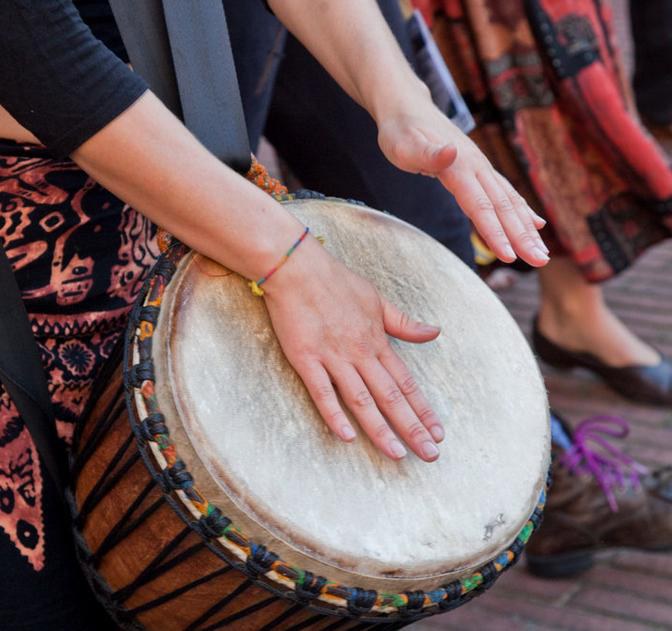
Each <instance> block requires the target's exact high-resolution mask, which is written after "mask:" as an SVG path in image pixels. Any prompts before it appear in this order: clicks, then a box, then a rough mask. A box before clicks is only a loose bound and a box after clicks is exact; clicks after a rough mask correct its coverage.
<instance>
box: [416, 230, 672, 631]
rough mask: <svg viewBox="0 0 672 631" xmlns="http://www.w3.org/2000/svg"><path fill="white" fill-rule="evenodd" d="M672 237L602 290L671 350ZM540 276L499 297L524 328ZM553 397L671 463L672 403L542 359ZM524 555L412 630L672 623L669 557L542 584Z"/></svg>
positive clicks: (637, 449) (625, 562) (631, 555)
mask: <svg viewBox="0 0 672 631" xmlns="http://www.w3.org/2000/svg"><path fill="white" fill-rule="evenodd" d="M671 272H672V243H670V242H668V243H666V244H664V245H662V246H659V247H658V248H655V249H654V250H652V251H650V252H648V253H647V255H646V256H645V257H643V258H642V259H641V260H640V261H639V262H638V263H637V265H635V266H634V267H633V268H632V269H631V270H629V271H628V272H626V273H625V274H623V275H622V276H621V277H619V278H617V279H615V280H613V281H611V282H610V283H607V284H606V285H605V292H606V295H607V297H608V300H609V302H610V304H611V305H612V306H613V307H614V310H615V311H616V312H617V313H618V314H619V315H620V316H621V317H622V318H623V320H624V321H625V322H626V323H627V324H628V325H629V326H630V327H632V329H634V330H635V331H637V333H638V334H639V335H641V336H642V337H643V338H644V339H646V340H647V341H649V342H651V343H653V344H655V345H657V346H658V347H659V348H660V349H661V350H663V351H665V352H667V353H670V354H672V273H671ZM536 287H537V281H536V276H535V274H527V275H523V276H521V277H520V279H519V281H518V283H517V284H516V285H515V286H514V287H513V288H512V289H509V290H506V291H503V292H501V293H500V297H501V298H502V300H503V301H504V303H505V304H506V305H507V306H508V307H509V309H510V310H511V313H512V314H513V315H514V317H515V318H516V320H517V321H518V322H519V324H520V325H521V327H522V328H523V330H524V331H525V332H526V333H529V328H530V326H529V325H530V319H531V317H532V315H533V314H534V313H535V311H536V305H537V288H536ZM542 369H543V371H544V375H545V376H546V383H547V386H548V389H549V393H550V400H551V404H552V405H553V407H554V408H556V409H557V410H558V411H559V412H560V413H562V414H563V415H565V416H566V417H567V418H568V420H570V421H571V422H573V423H576V422H578V421H580V420H581V419H582V418H585V417H586V416H589V415H591V414H595V413H599V412H602V413H604V412H608V413H612V414H618V415H620V416H623V417H624V418H626V419H628V421H629V422H630V423H631V427H632V433H631V436H630V438H629V439H628V440H627V442H626V444H627V449H626V450H627V451H628V452H629V453H630V454H631V455H633V456H635V457H636V458H638V459H639V460H641V461H642V462H644V463H646V464H649V465H652V466H656V465H663V464H669V463H671V462H672V410H670V409H659V408H653V407H643V406H638V405H635V404H631V403H628V402H627V401H625V400H624V399H622V398H620V397H619V396H618V395H617V394H615V393H613V392H611V391H610V390H609V389H607V388H606V387H605V386H604V385H602V384H601V383H600V382H599V381H597V380H596V379H594V378H592V377H591V376H590V375H589V374H588V373H585V372H582V371H577V372H572V373H561V372H558V371H554V370H553V369H550V368H548V367H546V366H542ZM523 566H524V562H521V564H519V566H518V567H516V568H514V569H513V570H511V571H510V572H508V573H507V574H505V575H504V576H503V577H502V578H501V579H500V580H499V581H498V582H497V583H496V584H495V586H494V587H493V588H492V589H491V590H490V591H489V592H488V593H486V594H485V595H483V596H481V597H479V598H477V599H476V600H474V601H472V602H471V603H469V604H468V605H466V606H464V607H462V608H461V609H459V610H456V611H454V612H451V613H448V614H446V615H444V616H439V617H435V618H432V619H430V620H428V621H425V622H422V623H418V624H416V625H413V626H412V627H411V629H412V630H413V631H438V630H439V629H460V630H462V629H473V630H476V631H481V630H484V631H486V630H487V631H490V630H492V631H498V630H499V629H501V630H502V631H518V630H521V631H523V630H524V631H537V630H539V631H541V630H544V631H545V630H549V629H566V630H571V631H652V630H653V629H669V630H672V554H670V555H665V554H647V553H642V552H626V551H618V552H609V553H606V554H602V555H601V556H600V558H599V559H598V562H597V564H596V566H595V567H594V568H593V569H591V570H590V571H589V572H588V573H586V574H584V575H583V576H581V577H579V578H577V579H575V580H555V581H542V580H540V579H536V578H534V577H532V576H530V575H529V574H527V573H526V571H525V569H524V567H523Z"/></svg>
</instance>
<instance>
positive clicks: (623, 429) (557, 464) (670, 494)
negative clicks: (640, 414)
mask: <svg viewBox="0 0 672 631" xmlns="http://www.w3.org/2000/svg"><path fill="white" fill-rule="evenodd" d="M627 431H628V426H627V423H626V422H625V421H623V420H622V419H618V418H612V417H595V418H593V419H589V420H587V421H584V422H583V423H581V424H579V425H578V426H577V428H576V430H575V431H574V433H573V435H570V437H571V440H572V447H571V448H570V449H569V450H566V451H565V450H562V449H561V448H559V447H557V446H554V447H553V467H552V475H553V486H552V487H551V489H550V491H549V494H548V500H547V503H546V510H545V511H544V521H543V522H542V524H541V527H540V528H539V530H538V531H537V533H535V535H534V536H533V537H532V538H531V539H530V541H529V544H528V546H527V563H528V569H529V570H530V572H532V573H533V574H535V575H537V576H540V577H543V578H560V577H569V576H575V575H577V574H580V573H581V572H584V571H585V570H587V569H589V568H590V567H591V566H592V564H593V555H594V553H595V552H597V551H600V550H607V549H611V548H637V549H640V550H649V551H670V550H672V467H665V468H662V469H659V470H657V471H654V472H649V473H645V471H644V468H643V467H642V466H641V465H639V464H637V463H636V462H635V461H634V460H632V459H631V458H630V457H628V456H627V455H626V454H624V453H623V452H621V451H620V450H618V449H617V448H616V447H614V445H613V444H611V442H610V441H609V440H607V438H605V437H606V436H608V437H613V436H618V437H625V435H626V434H627ZM589 443H592V445H591V444H589ZM598 445H599V446H598ZM605 445H606V447H605Z"/></svg>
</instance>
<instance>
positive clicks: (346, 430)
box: [341, 425, 357, 442]
mask: <svg viewBox="0 0 672 631" xmlns="http://www.w3.org/2000/svg"><path fill="white" fill-rule="evenodd" d="M356 437H357V434H356V433H355V430H354V429H352V427H350V426H349V425H344V426H343V427H341V438H342V439H343V440H347V441H348V442H349V441H351V440H354V439H355V438H356Z"/></svg>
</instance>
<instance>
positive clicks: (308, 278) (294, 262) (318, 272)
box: [255, 233, 332, 299]
mask: <svg viewBox="0 0 672 631" xmlns="http://www.w3.org/2000/svg"><path fill="white" fill-rule="evenodd" d="M331 263H332V260H331V257H330V256H329V254H328V252H326V251H325V249H324V247H323V246H322V244H321V243H320V242H319V241H318V240H317V239H316V238H315V236H313V235H312V234H310V233H309V234H308V235H307V236H306V238H305V239H304V241H303V242H302V243H301V244H300V245H299V246H298V247H297V248H296V250H295V251H294V252H293V253H292V255H291V256H290V257H289V258H288V259H287V261H286V262H285V264H284V265H282V267H280V268H279V269H277V270H276V272H275V273H273V274H272V276H270V278H268V280H267V281H266V282H264V284H263V285H262V287H261V288H262V289H263V290H264V297H265V298H271V299H272V298H274V297H275V296H277V295H281V294H283V293H285V292H287V291H289V290H292V289H295V288H297V287H305V286H307V285H310V284H313V283H315V282H316V281H315V279H316V278H320V277H322V276H323V275H324V274H325V273H326V272H327V270H328V269H329V268H330V266H331ZM255 280H256V279H255Z"/></svg>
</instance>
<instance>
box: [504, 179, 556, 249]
mask: <svg viewBox="0 0 672 631" xmlns="http://www.w3.org/2000/svg"><path fill="white" fill-rule="evenodd" d="M495 175H496V177H497V180H498V181H499V183H500V184H501V186H502V187H503V188H504V190H505V191H506V193H507V195H508V196H509V199H510V200H511V203H512V204H513V205H514V206H516V207H517V208H518V209H519V210H520V212H521V213H524V212H526V213H527V214H528V215H529V216H530V218H531V219H532V224H533V225H534V228H535V229H536V230H541V229H542V228H543V227H544V226H545V225H546V220H545V219H544V218H543V217H540V216H539V215H537V213H535V212H534V211H533V210H532V209H531V208H530V206H529V204H528V203H527V202H526V201H525V198H524V197H523V196H522V195H521V194H520V193H519V192H518V191H517V190H516V189H515V188H513V186H512V184H511V182H509V180H507V179H506V178H505V177H504V176H503V175H502V174H501V173H498V172H496V171H495ZM542 243H543V241H542ZM544 247H545V246H544Z"/></svg>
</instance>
